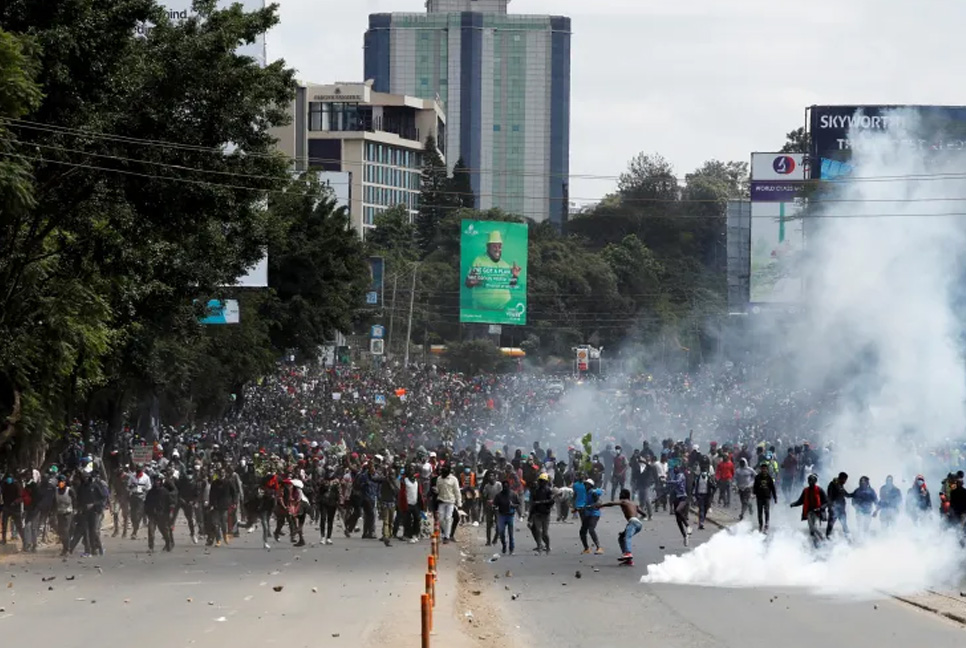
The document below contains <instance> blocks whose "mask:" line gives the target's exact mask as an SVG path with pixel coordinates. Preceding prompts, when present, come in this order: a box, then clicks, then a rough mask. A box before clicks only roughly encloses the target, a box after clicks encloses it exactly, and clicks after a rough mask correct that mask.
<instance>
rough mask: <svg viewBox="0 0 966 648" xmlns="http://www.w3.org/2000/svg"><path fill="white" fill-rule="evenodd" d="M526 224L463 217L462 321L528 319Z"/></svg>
mask: <svg viewBox="0 0 966 648" xmlns="http://www.w3.org/2000/svg"><path fill="white" fill-rule="evenodd" d="M528 241H529V232H528V230H527V226H526V225H523V224H520V223H505V222H502V221H476V220H464V221H463V223H462V229H461V236H460V322H476V323H484V324H526V323H527V244H528Z"/></svg>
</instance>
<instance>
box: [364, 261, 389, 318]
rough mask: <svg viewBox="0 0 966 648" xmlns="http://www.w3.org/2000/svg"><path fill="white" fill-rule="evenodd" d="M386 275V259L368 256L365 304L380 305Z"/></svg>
mask: <svg viewBox="0 0 966 648" xmlns="http://www.w3.org/2000/svg"><path fill="white" fill-rule="evenodd" d="M385 275H386V261H385V259H383V258H382V257H369V289H368V290H367V291H366V306H375V307H377V308H378V307H379V306H382V291H383V281H384V279H385Z"/></svg>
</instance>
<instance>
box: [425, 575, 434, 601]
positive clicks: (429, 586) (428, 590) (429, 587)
mask: <svg viewBox="0 0 966 648" xmlns="http://www.w3.org/2000/svg"><path fill="white" fill-rule="evenodd" d="M426 593H427V594H429V599H430V600H431V601H432V600H433V575H432V574H430V573H429V572H426ZM433 604H434V605H435V604H436V601H433Z"/></svg>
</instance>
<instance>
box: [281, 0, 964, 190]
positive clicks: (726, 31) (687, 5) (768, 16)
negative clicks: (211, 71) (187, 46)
mask: <svg viewBox="0 0 966 648" xmlns="http://www.w3.org/2000/svg"><path fill="white" fill-rule="evenodd" d="M277 1H278V2H279V4H280V8H281V12H280V13H281V24H280V25H279V26H278V27H277V28H275V29H274V30H273V31H272V32H271V33H270V34H269V38H268V53H269V58H283V59H285V61H286V62H287V63H288V64H289V65H290V66H292V67H294V68H296V70H297V72H298V77H299V79H301V80H304V81H310V82H316V83H325V82H333V81H355V80H361V78H362V75H363V49H362V43H363V34H364V33H365V30H366V27H367V25H368V15H369V14H370V13H378V12H391V11H401V12H423V11H425V4H424V0H277ZM510 11H511V13H516V14H547V13H550V14H556V15H566V16H570V17H571V18H572V21H573V24H572V27H573V37H572V88H571V91H572V97H571V101H572V115H571V155H570V160H571V161H570V171H571V174H573V175H575V176H582V175H594V176H606V177H604V178H601V179H587V178H580V177H575V178H574V179H573V180H572V182H571V195H572V199H573V200H574V201H575V202H578V203H585V202H589V201H594V200H597V199H599V198H601V197H602V196H604V195H606V194H607V193H609V192H611V191H613V190H614V188H615V184H616V176H617V175H618V174H620V173H621V172H622V171H623V170H624V169H625V168H626V166H627V162H628V160H630V159H631V158H632V157H633V156H635V155H636V154H637V153H639V152H642V151H643V152H647V153H659V154H661V155H663V156H664V157H665V158H667V159H668V160H669V161H670V162H671V163H672V164H673V166H674V168H675V171H676V172H677V174H678V175H679V176H682V177H683V176H684V174H686V173H688V172H690V171H692V170H693V169H695V168H696V167H698V166H700V165H701V164H702V163H703V162H704V161H705V160H708V159H722V160H744V161H747V160H749V157H750V153H751V152H752V151H764V152H767V151H773V150H777V149H778V148H780V147H781V145H782V144H783V143H784V141H785V133H786V132H788V131H790V130H793V129H795V128H798V127H800V126H803V125H804V121H805V107H806V106H809V105H813V104H853V103H855V104H862V103H870V104H876V103H887V104H889V103H922V104H933V103H935V104H966V91H964V86H963V81H962V77H961V67H962V64H963V61H964V60H966V38H963V36H962V33H961V32H962V26H963V25H966V2H963V0H918V1H916V2H911V1H910V0H809V1H808V2H806V3H800V2H792V1H791V0H730V1H728V2H721V1H720V0H664V1H660V0H512V1H511V3H510Z"/></svg>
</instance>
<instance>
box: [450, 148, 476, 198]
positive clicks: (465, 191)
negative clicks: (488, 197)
mask: <svg viewBox="0 0 966 648" xmlns="http://www.w3.org/2000/svg"><path fill="white" fill-rule="evenodd" d="M447 184H448V188H447V192H448V193H449V198H450V200H452V202H453V205H455V206H456V207H457V208H460V209H476V195H475V194H474V193H473V183H472V182H471V180H470V171H469V169H468V168H467V167H466V163H465V162H463V158H460V159H459V160H457V161H456V165H455V166H454V167H453V176H452V177H451V178H450V179H449V182H448V183H447Z"/></svg>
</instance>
